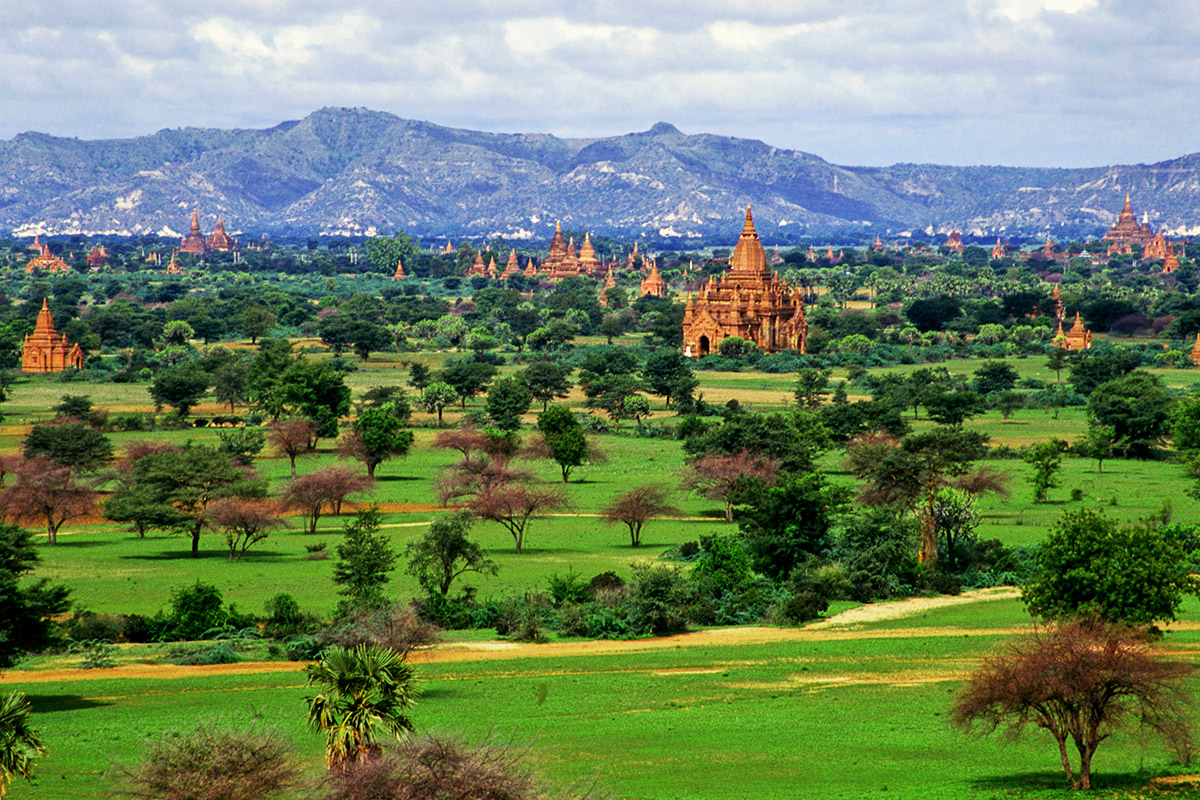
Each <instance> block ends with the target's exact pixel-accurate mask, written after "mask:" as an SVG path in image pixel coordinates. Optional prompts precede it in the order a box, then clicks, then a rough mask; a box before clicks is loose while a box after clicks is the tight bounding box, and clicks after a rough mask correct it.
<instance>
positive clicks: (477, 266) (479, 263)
mask: <svg viewBox="0 0 1200 800" xmlns="http://www.w3.org/2000/svg"><path fill="white" fill-rule="evenodd" d="M476 275H478V276H480V277H485V276H486V275H487V267H486V266H484V263H483V253H481V252H479V251H476V252H475V263H474V264H472V265H471V268H470V269H469V270H467V277H468V278H473V277H475V276H476Z"/></svg>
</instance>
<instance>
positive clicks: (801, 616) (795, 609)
mask: <svg viewBox="0 0 1200 800" xmlns="http://www.w3.org/2000/svg"><path fill="white" fill-rule="evenodd" d="M828 608H829V600H827V599H826V598H824V597H822V596H821V595H819V594H817V593H816V592H811V591H800V592H796V593H793V594H789V595H788V596H787V597H786V598H785V599H784V600H783V602H781V603H780V604H778V605H777V606H775V613H774V614H773V616H774V618H775V619H778V620H779V621H781V622H786V623H790V624H792V625H799V624H801V623H804V622H808V621H809V620H813V619H817V618H818V617H820V616H821V615H822V614H824V613H825V611H826V609H828Z"/></svg>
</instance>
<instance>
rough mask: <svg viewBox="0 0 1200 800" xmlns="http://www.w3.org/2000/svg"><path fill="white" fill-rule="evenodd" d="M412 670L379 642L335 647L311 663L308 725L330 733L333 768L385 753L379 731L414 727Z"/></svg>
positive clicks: (397, 734) (394, 733) (396, 732)
mask: <svg viewBox="0 0 1200 800" xmlns="http://www.w3.org/2000/svg"><path fill="white" fill-rule="evenodd" d="M412 682H413V670H412V667H410V666H409V665H408V664H406V663H405V661H404V656H403V655H402V654H400V653H397V652H396V651H395V650H389V649H388V648H385V647H378V646H376V645H359V646H357V647H355V648H353V649H347V648H344V647H330V648H328V649H327V650H325V652H324V653H323V654H322V656H321V660H320V661H318V662H317V663H316V664H311V665H309V667H308V685H309V686H316V687H319V689H320V693H319V694H317V695H314V696H313V697H309V698H307V702H308V727H309V728H311V729H312V730H315V731H320V732H322V733H324V734H325V755H326V760H327V761H328V764H329V768H330V769H331V770H332V769H338V768H340V767H342V766H343V765H344V764H346V763H347V762H351V761H366V760H368V759H371V758H374V757H376V756H378V755H379V753H380V750H381V748H380V745H379V744H378V742H377V741H376V733H377V732H382V733H384V734H388V735H391V736H394V737H396V738H397V739H402V738H403V737H404V736H405V735H406V734H407V733H409V732H410V731H411V730H412V729H413V725H412V722H411V721H410V720H409V718H408V716H407V715H406V714H405V711H406V709H408V708H409V707H410V706H412V705H413V702H414V700H413V690H412Z"/></svg>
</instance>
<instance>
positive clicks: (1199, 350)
mask: <svg viewBox="0 0 1200 800" xmlns="http://www.w3.org/2000/svg"><path fill="white" fill-rule="evenodd" d="M1191 359H1192V363H1193V364H1195V365H1196V366H1198V367H1200V333H1197V334H1196V343H1195V344H1194V345H1192V355H1191Z"/></svg>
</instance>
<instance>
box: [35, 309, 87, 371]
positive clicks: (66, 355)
mask: <svg viewBox="0 0 1200 800" xmlns="http://www.w3.org/2000/svg"><path fill="white" fill-rule="evenodd" d="M68 367H74V368H75V369H81V368H82V367H83V350H82V349H81V348H80V347H79V345H78V344H70V343H68V342H67V339H66V337H65V336H63V335H62V334H60V333H59V332H58V331H57V330H56V329H55V327H54V319H53V318H52V317H51V316H50V306H49V305H48V304H47V303H46V301H45V300H44V299H43V300H42V310H41V311H39V312H38V318H37V325H36V326H34V329H33V333H31V334H28V335H27V336H26V337H25V342H24V344H23V346H22V348H21V371H22V372H62V371H63V370H65V369H67V368H68Z"/></svg>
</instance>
